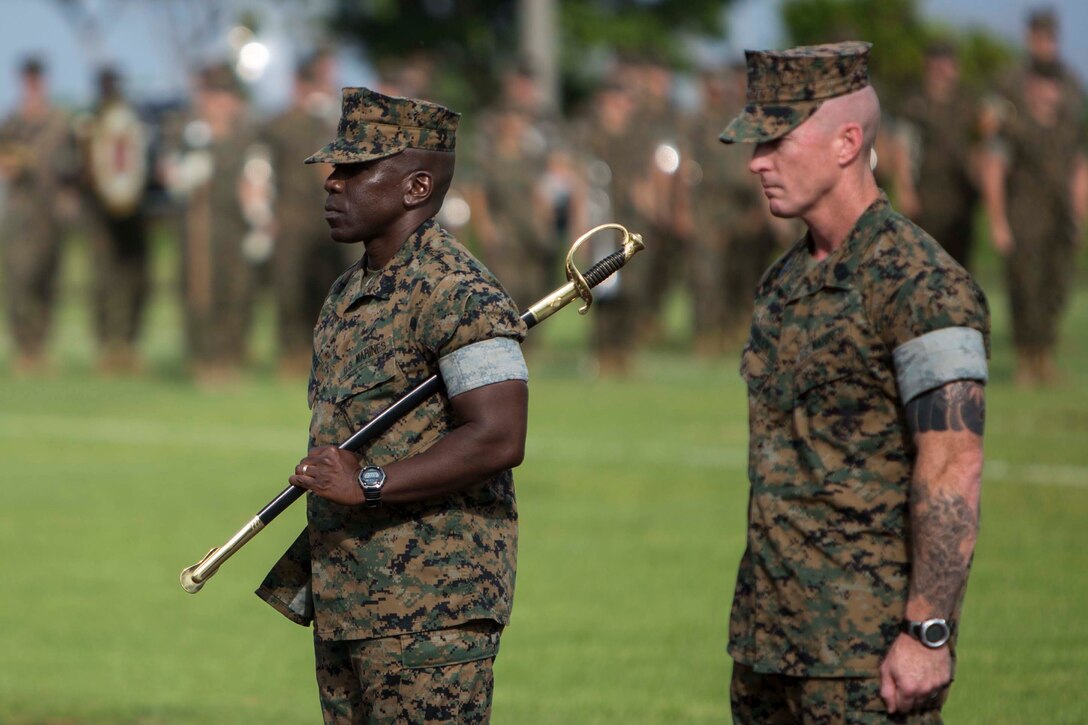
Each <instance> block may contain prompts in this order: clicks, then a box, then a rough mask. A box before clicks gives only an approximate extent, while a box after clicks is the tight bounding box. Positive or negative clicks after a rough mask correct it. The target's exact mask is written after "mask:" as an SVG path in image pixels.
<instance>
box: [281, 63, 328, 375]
mask: <svg viewBox="0 0 1088 725" xmlns="http://www.w3.org/2000/svg"><path fill="white" fill-rule="evenodd" d="M314 62H315V61H308V62H307V63H304V64H303V65H302V66H300V67H299V69H298V71H297V72H296V74H295V98H294V103H293V104H292V106H291V108H289V109H288V110H286V111H285V112H284V113H282V114H281V115H279V116H277V117H276V118H274V119H272V121H270V122H269V123H268V125H267V126H266V127H265V129H264V133H263V139H264V141H265V143H266V144H267V146H268V149H269V152H270V157H271V162H272V168H273V174H274V180H275V185H276V201H275V215H276V242H275V247H274V249H273V253H272V296H273V298H274V300H275V306H276V331H277V337H278V341H279V358H280V371H281V373H283V374H284V375H296V374H299V373H302V374H304V373H305V372H306V371H307V370H309V368H310V357H311V354H312V352H313V332H314V324H315V323H316V322H317V315H318V312H320V310H321V304H322V302H323V301H324V299H325V294H326V293H327V292H328V291H329V286H330V285H331V284H332V283H333V281H334V280H335V279H336V278H337V277H338V276H339V275H340V273H341V272H343V270H344V267H345V266H346V265H345V263H344V259H343V255H342V254H340V250H339V249H338V248H337V246H336V245H335V244H333V243H332V242H331V241H330V239H329V228H328V225H327V224H325V220H324V219H323V218H322V214H321V210H322V208H323V207H324V205H325V189H324V181H325V177H326V176H327V175H328V173H329V171H330V167H328V166H327V165H324V164H316V165H311V166H307V167H303V166H302V165H300V164H299V160H301V159H304V158H306V157H307V156H308V155H309V154H310V153H311V152H312V151H313V149H314V148H317V147H319V146H320V145H321V144H322V143H323V142H324V140H325V139H327V138H328V137H329V136H330V131H331V130H335V127H336V123H335V119H332V120H331V121H330V119H329V118H328V115H327V112H326V110H327V105H328V104H327V103H326V102H325V100H326V94H325V93H323V91H322V89H319V88H317V87H316V80H317V79H316V77H315V74H314V70H313V68H312V63H314Z"/></svg>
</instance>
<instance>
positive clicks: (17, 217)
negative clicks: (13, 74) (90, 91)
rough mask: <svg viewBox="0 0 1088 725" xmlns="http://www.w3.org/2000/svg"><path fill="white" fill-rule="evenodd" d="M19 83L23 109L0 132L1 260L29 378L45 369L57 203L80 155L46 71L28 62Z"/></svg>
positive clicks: (19, 358) (19, 366)
mask: <svg viewBox="0 0 1088 725" xmlns="http://www.w3.org/2000/svg"><path fill="white" fill-rule="evenodd" d="M19 80H20V91H21V96H20V99H19V105H18V108H17V109H16V110H15V111H14V112H12V113H11V115H9V116H8V117H7V118H6V119H4V121H3V122H2V124H0V175H2V176H3V180H4V182H5V186H6V190H7V191H6V194H7V198H6V204H5V210H4V214H3V218H2V220H0V254H2V255H3V256H2V262H3V269H4V292H5V294H4V297H5V299H4V302H5V305H6V307H7V314H8V323H9V325H10V328H11V334H12V337H13V338H14V341H15V353H16V358H15V361H14V369H15V371H16V372H17V373H32V372H35V371H40V370H41V369H42V368H43V367H44V365H45V364H46V359H45V353H46V350H45V347H46V342H47V339H48V336H49V332H50V330H51V328H52V321H53V307H54V303H55V301H56V293H57V273H58V270H59V268H60V249H61V241H62V236H63V226H62V223H61V214H60V211H59V209H60V204H59V201H60V197H61V196H62V195H63V194H64V193H65V191H66V188H65V187H66V186H67V185H68V184H69V183H70V182H71V180H72V178H71V177H72V174H73V173H74V169H75V152H74V148H73V145H72V138H71V131H70V126H69V119H68V116H67V114H66V113H65V112H64V111H62V110H60V109H58V108H56V107H54V106H53V104H52V103H51V101H50V99H49V91H48V83H47V74H46V68H45V65H44V63H43V62H42V61H41V60H40V59H39V58H37V57H31V58H27V59H26V60H25V61H23V63H22V64H21V66H20V69H19Z"/></svg>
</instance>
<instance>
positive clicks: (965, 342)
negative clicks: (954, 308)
mask: <svg viewBox="0 0 1088 725" xmlns="http://www.w3.org/2000/svg"><path fill="white" fill-rule="evenodd" d="M892 357H893V359H894V361H895V376H896V380H897V383H898V385H899V396H900V398H901V399H902V401H903V403H904V404H906V403H909V402H910V401H911V400H913V399H914V398H916V397H917V396H919V395H921V394H922V393H925V392H927V391H929V390H933V389H935V388H939V387H941V386H942V385H944V384H946V383H950V382H953V381H955V380H977V381H980V382H982V383H985V382H986V381H987V379H988V368H987V364H986V343H985V340H984V338H983V335H982V333H981V332H980V331H978V330H976V329H974V328H971V327H946V328H944V329H941V330H934V331H933V332H928V333H926V334H924V335H921V336H920V337H916V338H914V339H913V340H910V341H908V342H906V343H904V344H902V345H900V346H899V347H897V348H896V349H895V350H894V351H893V352H892Z"/></svg>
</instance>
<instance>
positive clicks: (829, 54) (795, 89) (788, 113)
mask: <svg viewBox="0 0 1088 725" xmlns="http://www.w3.org/2000/svg"><path fill="white" fill-rule="evenodd" d="M872 47H873V46H872V44H871V43H865V42H861V41H856V40H852V41H848V42H844V43H829V44H826V45H803V46H800V47H797V48H790V49H789V50H746V51H745V52H744V56H745V59H746V61H747V65H748V98H747V103H746V104H745V106H744V110H743V111H741V113H740V115H739V116H737V117H736V118H734V119H733V120H732V121H731V122H730V123H729V125H728V126H727V127H726V129H725V130H724V131H722V134H721V136H719V138H720V139H721V140H722V142H723V143H762V142H764V141H771V140H773V139H776V138H779V137H781V136H785V135H786V134H787V133H789V132H790V131H791V130H793V129H795V128H797V127H798V126H800V125H801V124H802V123H804V122H805V121H806V120H807V119H808V118H809V117H811V116H812V114H814V113H816V110H817V109H818V108H819V107H820V104H822V103H823V102H824V101H826V100H828V99H831V98H835V97H837V96H845V95H846V94H848V93H853V92H854V91H860V90H861V89H862V88H865V87H866V86H868V85H869V49H870V48H872Z"/></svg>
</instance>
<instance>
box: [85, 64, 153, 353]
mask: <svg viewBox="0 0 1088 725" xmlns="http://www.w3.org/2000/svg"><path fill="white" fill-rule="evenodd" d="M98 85H99V100H98V104H97V105H96V107H95V109H94V111H93V112H92V113H91V114H90V117H89V118H87V119H85V120H84V122H83V123H81V124H79V132H80V133H79V135H80V136H81V138H80V140H81V142H82V145H83V151H84V166H85V168H84V176H85V177H86V182H87V183H86V189H85V190H86V194H85V197H84V198H85V208H86V210H87V212H88V217H89V218H88V222H89V224H88V226H89V229H90V237H91V249H92V259H93V269H94V297H93V299H94V322H95V325H94V327H95V333H96V334H97V337H98V345H99V369H100V370H101V371H102V372H103V373H106V374H115V373H128V372H132V371H133V370H135V369H136V368H137V366H138V358H137V355H136V342H137V337H138V335H139V332H140V323H141V322H142V321H143V316H144V310H145V306H146V304H147V296H148V292H149V291H150V287H151V269H150V262H151V260H150V255H149V248H148V230H147V216H146V214H145V212H144V207H143V197H144V191H145V189H146V187H147V131H146V128H145V127H144V125H143V124H142V122H141V121H140V119H139V117H138V115H137V114H136V111H135V109H134V108H132V106H131V105H130V104H129V103H128V102H127V101H126V100H125V98H124V95H123V94H122V92H121V87H120V77H119V76H118V74H117V73H116V71H114V70H112V69H104V70H102V71H101V73H99V76H98Z"/></svg>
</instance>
